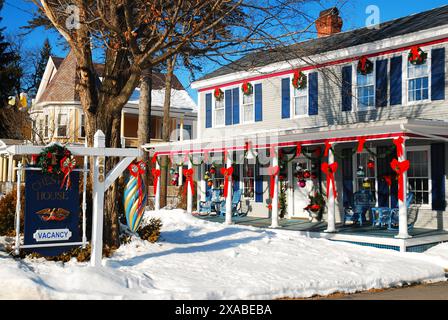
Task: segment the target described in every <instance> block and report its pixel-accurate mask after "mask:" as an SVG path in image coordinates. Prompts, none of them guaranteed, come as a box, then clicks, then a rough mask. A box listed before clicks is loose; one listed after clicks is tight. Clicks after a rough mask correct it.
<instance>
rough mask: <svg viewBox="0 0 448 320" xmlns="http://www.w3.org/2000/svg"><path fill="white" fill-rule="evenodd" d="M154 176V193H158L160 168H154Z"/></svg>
mask: <svg viewBox="0 0 448 320" xmlns="http://www.w3.org/2000/svg"><path fill="white" fill-rule="evenodd" d="M151 171H152V172H151V173H152V176H153V178H154V195H156V193H157V184H158V183H159V177H160V169H156V168H152V170H151Z"/></svg>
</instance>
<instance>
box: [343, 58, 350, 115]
mask: <svg viewBox="0 0 448 320" xmlns="http://www.w3.org/2000/svg"><path fill="white" fill-rule="evenodd" d="M352 97H353V94H352V66H351V65H350V66H345V67H343V68H342V111H352Z"/></svg>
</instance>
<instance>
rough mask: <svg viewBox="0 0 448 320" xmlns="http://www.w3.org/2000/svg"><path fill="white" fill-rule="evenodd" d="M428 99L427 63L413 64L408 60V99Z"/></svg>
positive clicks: (411, 100) (410, 100)
mask: <svg viewBox="0 0 448 320" xmlns="http://www.w3.org/2000/svg"><path fill="white" fill-rule="evenodd" d="M428 99H429V64H428V60H426V61H425V62H424V63H423V64H420V65H413V64H411V63H410V62H408V101H409V102H413V101H424V100H428Z"/></svg>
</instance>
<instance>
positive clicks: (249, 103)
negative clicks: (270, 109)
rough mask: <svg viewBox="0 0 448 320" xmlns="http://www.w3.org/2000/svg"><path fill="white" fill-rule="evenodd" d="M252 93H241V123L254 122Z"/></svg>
mask: <svg viewBox="0 0 448 320" xmlns="http://www.w3.org/2000/svg"><path fill="white" fill-rule="evenodd" d="M254 114H255V113H254V91H253V90H252V91H251V92H250V93H249V94H246V93H243V122H253V121H254Z"/></svg>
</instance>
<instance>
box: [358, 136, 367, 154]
mask: <svg viewBox="0 0 448 320" xmlns="http://www.w3.org/2000/svg"><path fill="white" fill-rule="evenodd" d="M365 143H366V138H364V137H362V138H358V150H357V152H358V153H361V152H362V150H364V144H365Z"/></svg>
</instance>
